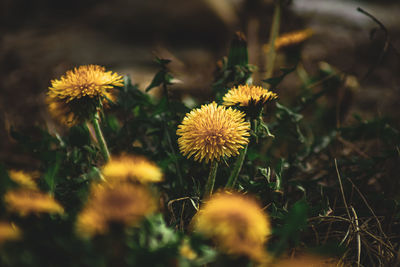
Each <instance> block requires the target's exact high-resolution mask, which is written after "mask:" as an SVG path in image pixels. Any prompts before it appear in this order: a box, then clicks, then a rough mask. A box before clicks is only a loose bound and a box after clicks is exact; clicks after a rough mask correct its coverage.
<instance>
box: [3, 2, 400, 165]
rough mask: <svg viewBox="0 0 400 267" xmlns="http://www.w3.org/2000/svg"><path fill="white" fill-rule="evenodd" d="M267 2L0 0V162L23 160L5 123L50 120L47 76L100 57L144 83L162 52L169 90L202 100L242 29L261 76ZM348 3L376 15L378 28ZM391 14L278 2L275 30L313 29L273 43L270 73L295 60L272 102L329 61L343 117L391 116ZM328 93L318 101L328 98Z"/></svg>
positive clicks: (396, 81) (395, 29)
mask: <svg viewBox="0 0 400 267" xmlns="http://www.w3.org/2000/svg"><path fill="white" fill-rule="evenodd" d="M273 7H274V1H273V0H219V1H213V0H169V1H166V0H152V1H139V0H114V1H105V0H83V1H82V0H69V1H52V0H36V1H31V0H1V1H0V33H1V34H0V90H1V91H0V92H1V97H0V147H1V150H0V151H1V152H0V153H1V154H0V161H2V162H6V163H7V164H9V165H11V166H12V165H18V164H25V162H24V159H23V156H22V155H21V153H19V152H18V153H13V152H15V147H14V143H13V140H12V138H10V135H9V130H10V129H11V128H13V127H14V128H16V129H19V130H21V129H22V130H24V129H25V130H26V131H31V130H32V127H33V126H38V125H39V126H45V125H49V123H52V122H51V119H50V118H49V117H48V115H47V112H46V107H45V105H44V96H45V94H46V92H47V88H48V86H49V85H50V80H51V79H54V78H59V77H60V75H62V74H63V73H65V71H67V70H69V69H71V68H73V67H74V66H78V65H83V64H99V65H103V66H105V67H106V68H107V69H110V70H113V71H116V72H118V73H121V74H124V75H130V77H131V79H132V81H133V83H137V84H138V85H139V87H140V88H142V89H144V88H146V87H147V86H148V85H149V83H150V82H151V79H152V77H153V75H154V74H155V73H156V71H157V65H156V64H155V63H154V62H153V59H154V57H155V56H158V57H162V58H168V59H171V60H172V63H171V64H170V65H169V67H170V71H171V72H172V74H173V75H174V77H175V78H176V79H177V80H179V83H177V84H175V85H174V86H173V87H172V88H171V89H172V91H173V92H172V95H174V97H177V98H182V99H185V98H187V97H190V99H191V100H192V101H193V102H194V103H202V102H204V101H208V100H211V95H212V91H211V84H212V83H213V79H214V76H213V73H214V71H215V69H216V63H217V61H218V60H220V59H221V58H222V57H223V56H226V55H227V52H228V48H229V43H230V41H231V40H232V38H233V35H234V33H235V32H236V31H241V32H243V33H244V34H245V36H246V38H247V42H248V48H249V61H250V64H253V65H256V66H257V67H258V69H257V71H256V72H255V75H254V83H255V84H261V80H262V79H264V78H265V76H264V75H265V65H266V54H267V48H266V44H267V43H268V39H269V31H270V27H271V22H272V14H273ZM357 7H361V8H362V9H364V10H365V11H367V12H369V13H370V14H372V15H373V16H375V17H376V18H377V19H378V20H379V21H380V22H381V23H382V24H383V25H384V27H385V28H386V29H387V34H386V33H385V31H384V30H382V28H380V27H379V25H378V24H377V23H376V22H375V21H373V20H372V19H371V18H369V17H368V16H366V15H365V14H362V13H360V12H358V11H357ZM399 14H400V2H399V1H397V0H392V1H389V0H385V1H384V0H375V1H372V0H370V1H366V0H364V1H361V0H359V1H355V0H354V1H352V0H292V1H287V3H286V4H285V5H284V8H283V10H282V15H281V26H280V34H284V33H288V32H292V31H297V30H304V29H311V30H312V32H313V35H312V36H311V37H310V38H308V39H307V40H305V41H304V42H302V43H301V44H298V45H297V46H296V47H294V48H292V49H289V50H282V51H279V52H278V56H277V60H276V64H275V67H276V72H275V73H276V74H279V68H281V67H290V66H293V65H294V64H295V63H296V62H300V63H299V65H298V66H299V67H298V69H297V71H296V72H293V73H291V74H290V75H289V76H287V77H286V78H285V80H284V81H283V83H282V84H281V85H280V86H279V88H277V91H278V94H279V95H280V101H281V102H282V103H290V100H291V99H292V97H291V96H293V95H296V92H298V91H299V88H300V87H301V86H302V78H303V79H306V78H307V77H312V76H314V75H316V74H317V73H318V72H319V71H320V70H321V68H322V69H323V68H331V69H333V70H335V71H337V72H343V73H345V74H346V75H347V78H346V84H345V86H346V88H347V89H348V90H346V91H345V93H344V94H343V95H342V96H341V97H342V99H344V101H343V102H342V107H341V109H342V110H343V114H342V117H343V123H346V119H347V118H349V119H351V116H350V115H351V114H353V113H354V112H357V113H361V114H363V117H364V116H365V117H366V118H368V117H369V116H370V117H372V116H377V115H380V114H391V115H392V116H394V117H396V116H398V115H399V109H398V103H399V98H400V97H399V96H400V94H399V91H400V75H399V74H400V66H399V61H400V55H399V51H400V16H399ZM293 54H294V55H296V56H295V57H292V56H290V55H293ZM294 61H296V62H294ZM155 94H157V92H155ZM336 99H337V98H336V97H332V98H331V99H330V96H329V95H328V96H326V97H325V99H323V100H321V101H327V104H328V105H329V103H330V102H332V105H334V104H335V101H336ZM311 112H312V111H311ZM397 126H399V124H397ZM29 160H30V159H25V161H29Z"/></svg>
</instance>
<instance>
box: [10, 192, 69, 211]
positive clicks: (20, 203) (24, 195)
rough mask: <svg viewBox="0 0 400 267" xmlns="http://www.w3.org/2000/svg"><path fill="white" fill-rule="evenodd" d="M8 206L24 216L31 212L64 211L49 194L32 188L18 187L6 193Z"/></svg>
mask: <svg viewBox="0 0 400 267" xmlns="http://www.w3.org/2000/svg"><path fill="white" fill-rule="evenodd" d="M4 201H5V203H6V205H7V208H8V209H9V210H11V211H14V212H18V213H20V214H21V215H22V216H25V215H27V214H30V213H59V214H62V213H64V209H63V207H62V206H61V205H60V204H59V203H58V202H57V201H56V200H55V199H54V198H53V197H52V196H50V195H49V194H45V193H42V192H39V191H36V190H32V189H25V188H21V189H16V190H11V191H8V192H7V193H6V194H5V195H4Z"/></svg>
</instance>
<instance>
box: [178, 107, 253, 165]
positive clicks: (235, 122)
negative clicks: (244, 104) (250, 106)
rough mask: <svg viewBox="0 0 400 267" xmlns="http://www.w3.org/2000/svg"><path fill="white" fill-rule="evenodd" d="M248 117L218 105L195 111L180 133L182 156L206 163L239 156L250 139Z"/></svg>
mask: <svg viewBox="0 0 400 267" xmlns="http://www.w3.org/2000/svg"><path fill="white" fill-rule="evenodd" d="M244 117H245V114H244V113H243V112H241V111H239V110H234V109H231V108H225V107H223V106H218V105H217V104H216V103H215V102H213V103H211V104H208V105H203V106H201V108H198V109H194V110H192V111H191V112H190V113H188V114H186V116H185V118H184V119H183V121H182V124H181V125H179V126H178V130H177V131H176V134H177V135H178V136H180V137H179V139H178V144H179V148H180V150H181V152H182V154H183V155H184V156H187V157H188V158H189V157H191V156H192V155H194V159H195V160H196V161H202V160H205V161H206V163H208V162H209V161H213V160H219V159H220V158H221V157H224V156H226V157H231V156H233V155H237V154H239V149H240V148H243V146H244V145H246V144H247V143H248V142H249V140H248V136H250V134H249V131H250V124H249V123H248V122H246V121H245V119H244Z"/></svg>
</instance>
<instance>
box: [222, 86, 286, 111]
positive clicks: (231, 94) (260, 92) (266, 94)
mask: <svg viewBox="0 0 400 267" xmlns="http://www.w3.org/2000/svg"><path fill="white" fill-rule="evenodd" d="M277 97H278V95H277V94H275V93H273V92H271V91H269V90H267V89H265V88H262V87H261V86H254V85H247V84H245V85H239V86H238V87H234V88H232V89H230V90H229V91H228V93H226V94H225V96H224V97H223V99H222V100H223V101H224V103H223V104H224V105H225V106H235V105H239V106H242V107H248V106H252V105H253V106H259V105H261V106H262V105H264V104H265V103H266V102H267V101H270V100H273V99H276V98H277Z"/></svg>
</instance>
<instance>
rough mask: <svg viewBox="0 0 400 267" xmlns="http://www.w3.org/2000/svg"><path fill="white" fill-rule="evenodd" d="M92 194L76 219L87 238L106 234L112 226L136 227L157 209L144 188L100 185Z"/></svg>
mask: <svg viewBox="0 0 400 267" xmlns="http://www.w3.org/2000/svg"><path fill="white" fill-rule="evenodd" d="M92 190H93V191H92V192H91V195H90V197H89V200H88V202H87V204H86V206H85V208H84V209H83V210H82V212H81V213H80V214H79V215H78V219H77V225H76V228H77V232H78V233H79V234H80V235H81V236H84V237H90V236H93V235H95V234H104V233H106V232H107V231H108V227H109V225H110V224H111V223H117V224H120V225H125V226H135V225H137V224H138V223H139V222H140V221H141V220H142V219H143V218H144V217H145V216H147V215H149V214H151V213H153V212H155V211H156V209H157V204H156V200H155V199H154V198H153V196H152V195H151V194H150V192H149V191H148V190H147V189H146V188H145V187H143V186H138V185H132V184H128V183H119V184H113V185H112V186H107V185H102V184H100V185H98V186H94V187H92Z"/></svg>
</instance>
